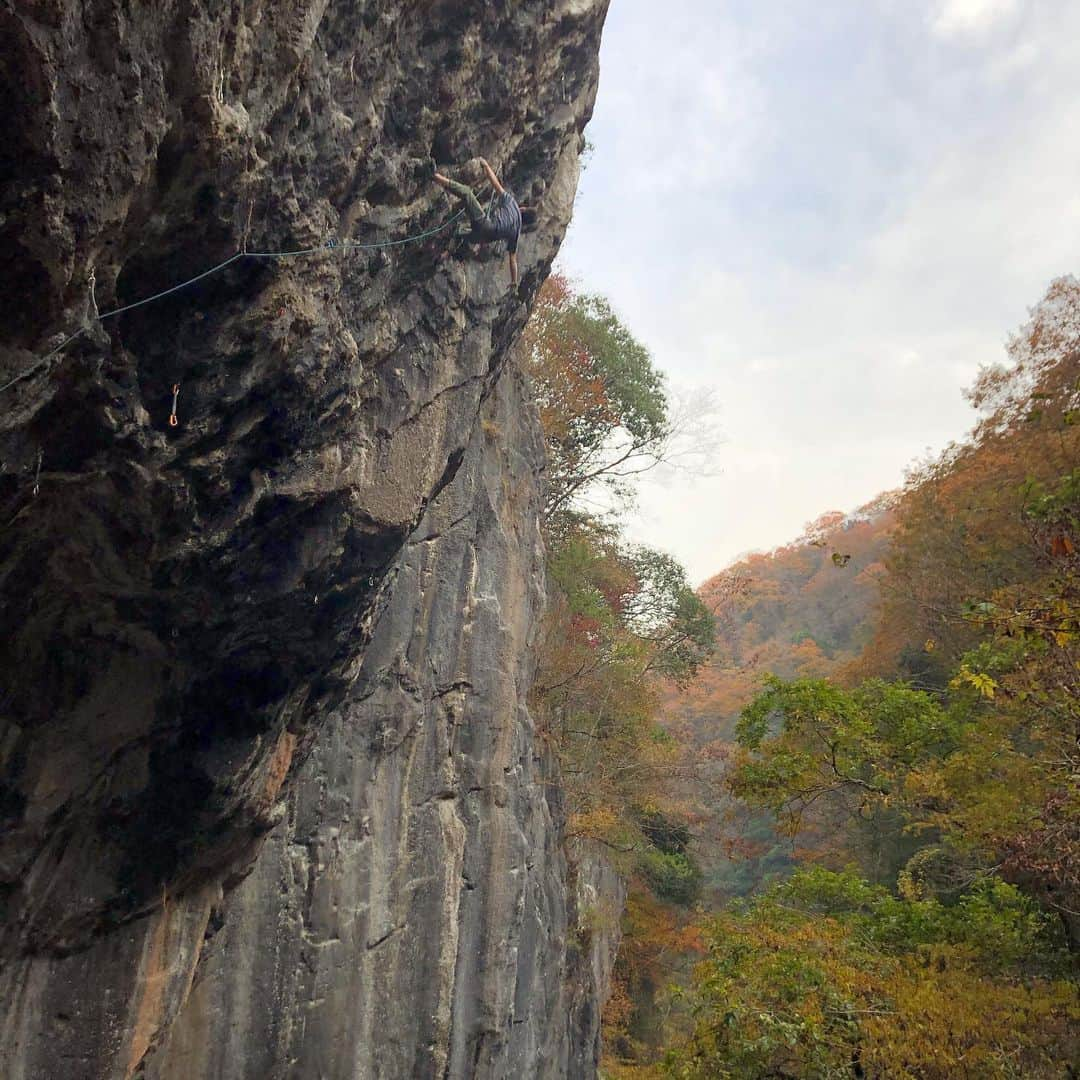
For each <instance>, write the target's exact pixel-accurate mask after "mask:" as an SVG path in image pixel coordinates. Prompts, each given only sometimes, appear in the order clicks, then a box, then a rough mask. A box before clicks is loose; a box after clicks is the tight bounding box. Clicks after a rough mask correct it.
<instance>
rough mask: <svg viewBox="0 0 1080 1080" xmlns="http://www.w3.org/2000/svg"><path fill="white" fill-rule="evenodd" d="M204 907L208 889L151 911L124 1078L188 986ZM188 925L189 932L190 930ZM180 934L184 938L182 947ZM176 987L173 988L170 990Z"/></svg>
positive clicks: (205, 919)
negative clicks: (153, 921) (197, 896)
mask: <svg viewBox="0 0 1080 1080" xmlns="http://www.w3.org/2000/svg"><path fill="white" fill-rule="evenodd" d="M294 742H295V740H294ZM200 908H201V910H199V909H200ZM210 909H211V904H210V893H208V892H207V893H204V894H203V896H202V898H201V899H199V898H195V899H194V904H193V903H192V901H191V900H190V899H189V900H187V901H180V902H179V903H174V904H170V902H169V899H168V897H167V896H166V897H164V898H163V901H162V906H161V911H160V912H158V913H157V914H156V915H154V916H151V917H152V918H153V919H155V920H156V925H155V926H154V929H153V931H152V932H151V933H150V934H149V935H147V939H146V946H145V948H144V949H143V955H142V960H141V963H140V966H139V975H138V981H137V984H136V989H135V997H134V1000H133V1002H132V1011H131V1013H130V1014H129V1015H131V1016H132V1017H133V1021H132V1023H131V1038H130V1041H129V1043H128V1054H127V1065H126V1067H125V1070H124V1077H125V1080H131V1077H132V1076H134V1074H135V1072H136V1070H137V1069H138V1068H139V1065H140V1064H141V1063H142V1060H143V1058H144V1057H145V1056H146V1052H147V1051H148V1050H149V1049H150V1047H151V1046H152V1045H153V1044H154V1042H155V1041H156V1040H157V1038H158V1036H159V1034H160V1033H161V1031H162V1028H163V1027H164V1026H165V1025H167V1024H168V1023H169V1022H170V1021H171V1020H172V1017H173V1016H174V1015H175V1012H176V1010H177V1009H178V1008H179V1006H180V1005H181V1004H182V1003H183V1002H184V1001H185V1000H186V999H187V996H188V994H189V993H190V992H191V983H192V980H193V978H194V974H195V966H196V963H197V961H198V955H199V952H200V950H201V948H202V942H203V936H204V934H205V932H206V925H207V922H208V921H209V918H210ZM185 915H186V916H187V918H185ZM193 916H194V919H193V918H192V917H193ZM193 921H194V922H195V925H194V927H193V926H192V923H193ZM192 929H194V933H191V930H192ZM185 938H187V939H188V940H187V947H186V948H185V942H184V939H185ZM192 949H193V950H194V955H193V956H191V958H190V961H188V959H187V956H184V954H185V953H187V954H189V955H190V954H191V952H192ZM174 980H176V981H177V982H178V983H179V984H180V985H179V987H178V986H177V985H176V984H174ZM178 988H179V990H180V992H179V994H177V993H176V990H177V989H178ZM173 999H176V1000H173ZM170 1002H171V1003H172V1004H171V1007H170Z"/></svg>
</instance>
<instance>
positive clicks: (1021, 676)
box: [607, 278, 1080, 1080]
mask: <svg viewBox="0 0 1080 1080" xmlns="http://www.w3.org/2000/svg"><path fill="white" fill-rule="evenodd" d="M1008 360H1009V363H1008V365H1002V366H996V367H991V368H985V369H984V370H983V371H982V372H981V374H980V376H979V378H978V379H977V381H976V383H975V385H974V386H973V388H972V390H971V391H970V395H969V397H970V400H971V403H972V405H973V406H974V407H975V409H976V410H977V411H978V416H979V419H978V422H977V424H976V426H975V428H974V430H973V431H972V433H971V435H970V436H969V437H968V438H967V439H965V440H964V441H962V442H960V443H957V444H954V445H952V446H950V447H948V448H947V449H946V451H945V452H944V453H942V454H941V455H940V456H939V457H937V458H935V459H933V460H929V461H926V462H923V463H921V464H919V465H918V466H917V467H916V468H914V469H912V471H911V472H910V474H909V476H908V478H907V481H906V483H905V485H904V487H903V489H902V490H901V491H900V492H898V493H896V494H895V495H893V496H890V497H888V498H887V499H883V500H882V501H881V502H879V503H878V504H876V505H875V506H874V507H872V508H867V510H866V511H865V512H864V513H862V514H857V515H853V516H852V519H851V520H850V521H847V522H845V521H844V520H843V519H841V518H840V517H839V516H838V515H827V516H826V517H825V518H823V519H822V520H821V521H819V522H818V523H816V524H815V526H814V527H812V528H811V529H810V530H809V532H808V535H807V536H806V537H805V538H803V540H801V541H800V542H798V543H796V544H794V545H791V546H790V547H788V548H784V549H780V550H779V551H776V552H773V553H770V554H769V555H764V556H753V557H751V558H750V559H747V560H745V561H744V562H743V563H742V564H740V565H739V566H737V567H734V568H732V569H731V570H730V571H727V572H725V573H724V574H722V575H720V576H718V577H717V578H714V579H713V580H712V581H710V582H709V583H708V584H707V585H706V586H705V587H704V588H703V589H702V590H701V595H702V598H703V599H704V600H705V601H706V603H707V604H709V605H710V606H711V607H713V608H715V610H716V612H717V616H718V641H719V649H718V653H717V655H716V657H715V658H714V660H713V661H712V662H711V663H710V664H709V665H708V666H707V667H705V668H704V669H703V671H702V673H701V674H700V676H699V678H698V679H697V680H696V681H694V682H693V683H692V684H691V686H690V687H689V689H688V691H687V692H686V694H685V695H683V696H681V697H678V696H675V695H672V696H671V697H670V698H669V699H668V702H667V706H668V707H667V715H668V723H667V728H668V730H669V732H671V733H672V734H673V735H674V736H675V737H676V739H677V740H678V741H679V742H680V743H682V744H685V745H688V746H690V747H692V753H693V754H694V756H695V759H696V764H697V770H696V771H695V773H694V775H693V776H692V777H691V778H689V779H688V782H687V787H686V789H685V790H686V791H687V792H689V791H690V790H691V789H692V788H693V786H694V783H696V785H697V787H696V791H697V795H696V796H695V798H696V800H697V801H696V802H695V799H694V798H691V799H689V800H688V807H687V810H688V824H689V828H690V829H691V830H693V831H695V832H696V834H697V840H696V843H691V844H690V845H689V851H690V852H691V854H692V855H694V854H696V855H698V857H699V858H700V859H701V861H702V862H703V863H704V864H705V866H706V874H705V878H706V881H707V882H708V883H710V884H712V885H713V886H714V888H713V889H712V890H708V889H707V890H705V891H704V892H703V893H702V894H701V902H700V903H699V904H698V905H697V907H696V908H693V907H687V906H685V905H684V907H683V908H682V909H678V908H677V907H675V906H674V905H672V904H671V903H668V904H666V905H664V906H663V907H662V908H659V909H655V910H653V911H652V912H651V914H650V919H649V921H648V922H647V923H646V924H645V925H644V926H641V925H638V924H635V923H634V922H632V921H628V924H627V927H626V932H627V934H628V935H629V937H630V939H631V940H630V941H629V942H628V943H627V944H625V945H624V949H623V954H622V957H621V958H620V963H619V966H618V968H617V977H618V978H620V979H622V980H623V982H624V984H625V985H626V987H628V990H629V994H630V998H631V1007H630V1010H629V1011H630V1013H631V1014H632V1016H633V1015H634V1014H635V1010H636V1016H637V1029H636V1033H637V1035H638V1038H637V1041H634V1040H632V1039H629V1038H627V1037H626V1033H625V1027H626V1025H625V1024H624V1030H615V1029H614V1025H615V1020H614V1018H612V1017H610V1016H609V1021H608V1032H609V1055H608V1059H607V1062H608V1064H607V1069H608V1072H609V1074H610V1075H611V1076H613V1077H629V1076H633V1077H649V1076H661V1075H663V1076H676V1077H682V1078H701V1080H704V1078H706V1077H707V1078H715V1077H739V1078H746V1080H751V1078H757V1077H763V1076H772V1077H791V1078H797V1077H822V1076H835V1077H847V1076H851V1077H878V1078H890V1080H891V1078H894V1077H900V1078H916V1077H917V1078H920V1080H922V1078H940V1080H951V1078H953V1077H970V1078H973V1080H974V1078H977V1077H978V1078H982V1077H1062V1078H1064V1077H1074V1076H1076V1075H1077V1074H1076V1067H1077V1062H1078V1061H1080V1043H1078V1040H1077V1031H1080V995H1078V991H1077V952H1078V942H1080V562H1078V560H1080V551H1078V548H1080V460H1078V452H1080V283H1078V282H1077V281H1076V280H1075V279H1073V278H1063V279H1059V280H1058V281H1056V282H1054V283H1053V284H1052V285H1051V287H1050V289H1049V291H1048V293H1047V295H1046V297H1045V298H1044V299H1043V301H1042V302H1041V303H1040V304H1039V305H1038V306H1037V307H1036V308H1035V309H1034V310H1033V311H1032V318H1031V321H1030V322H1029V323H1028V324H1027V325H1025V326H1024V327H1023V328H1022V329H1021V330H1020V331H1019V332H1018V333H1017V334H1016V335H1015V336H1014V337H1013V338H1012V339H1011V340H1010V343H1009V348H1008ZM702 807H705V809H704V810H703V809H702ZM709 807H711V808H712V809H711V811H710V809H709ZM718 808H722V809H718ZM770 842H771V843H772V844H773V847H772V848H768V844H769V843H770ZM725 865H726V866H727V867H728V869H727V870H726V871H725V870H723V869H722V867H723V866H725ZM737 868H741V869H737ZM739 893H749V896H748V897H747V898H746V899H744V900H733V899H732V897H733V896H735V895H736V894H739ZM631 915H633V909H632V908H631ZM665 920H666V922H667V929H666V933H667V939H666V943H665V946H664V948H663V949H661V950H654V951H653V954H652V960H653V964H652V968H651V970H650V972H649V978H650V980H651V982H650V983H649V984H648V985H645V982H644V981H643V980H642V979H640V978H639V977H637V976H636V973H635V970H634V969H633V967H632V966H630V967H628V964H629V963H630V960H628V959H627V958H633V957H634V955H635V948H634V939H635V936H636V937H637V938H638V939H639V940H641V941H649V940H655V939H656V938H657V936H658V930H657V927H659V926H661V924H664V922H665ZM640 922H641V920H640V919H639V924H640ZM650 934H651V935H652V938H651V939H650ZM637 951H638V952H640V951H641V949H640V946H639V948H638V950H637ZM658 957H660V958H659V959H658ZM673 983H674V984H678V987H679V989H677V990H675V991H674V992H673V991H672V990H671V989H670V986H671V984H673ZM646 1020H648V1021H649V1022H648V1023H646ZM629 1026H630V1028H631V1029H633V1023H631V1024H630V1025H629Z"/></svg>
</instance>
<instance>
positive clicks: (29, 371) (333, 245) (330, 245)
mask: <svg viewBox="0 0 1080 1080" xmlns="http://www.w3.org/2000/svg"><path fill="white" fill-rule="evenodd" d="M464 213H465V210H464V208H463V209H461V210H459V211H458V212H457V213H456V214H454V216H453V217H450V218H447V219H446V221H444V222H443V223H442V224H441V225H436V226H435V228H433V229H427V230H426V231H425V232H422V233H417V234H416V236H406V237H403V238H402V239H400V240H383V241H380V242H378V243H373V244H361V243H359V242H357V241H355V240H345V241H343V242H342V243H341V244H340V245H339V244H338V242H337V240H336V239H335V238H334V237H331V238H330V239H329V240H327V241H326V242H325V243H323V244H318V245H316V246H315V247H306V248H296V249H295V250H293V251H246V250H244V249H243V248H242V249H241V250H240V251H238V252H236V253H235V254H234V255H230V256H229V257H228V258H227V259H225V260H224V261H223V262H219V263H218V264H217V265H216V266H211V267H210V269H209V270H204V271H203V272H202V273H201V274H196V275H195V276H194V277H193V278H188V279H187V281H181V282H180V284H179V285H173V286H171V287H170V288H168V289H162V290H161V292H157V293H154V295H153V296H147V297H145V298H144V299H142V300H136V301H134V302H133V303H131V304H125V305H124V306H123V307H118V308H114V309H113V310H112V311H106V312H105V313H104V314H102V315H96V316H95V317H94V318H93V319H91V320H90V321H89V322H88V323H87V325H85V326H82V327H80V328H79V329H78V330H76V331H75V333H74V334H72V335H70V336H69V337H66V338H64V340H63V341H61V342H60V344H59V345H57V346H56V348H55V349H53V350H52V351H51V352H48V353H46V354H45V355H44V356H42V357H41V358H40V359H38V360H35V361H34V363H32V364H31V365H30V366H29V367H28V368H26V369H25V370H24V371H21V372H20V373H19V374H18V375H16V376H14V377H13V378H11V379H9V380H8V381H7V382H6V383H4V384H3V386H0V394H2V393H3V392H4V391H5V390H8V389H10V388H11V387H12V386H14V385H15V384H16V383H18V382H22V381H23V379H28V378H30V376H31V375H33V374H34V373H35V372H36V371H37V370H38V369H39V368H41V367H44V365H46V364H47V363H48V362H49V361H50V360H51V359H52V358H53V357H54V356H56V355H57V354H58V353H60V352H63V350H64V349H66V348H67V347H68V345H70V344H71V343H72V342H73V341H74V340H75V339H76V338H78V337H81V336H82V335H83V334H85V333H86V331H87V330H88V329H89V328H90V325H91V324H92V323H94V322H104V321H105V320H106V319H112V318H114V317H115V316H117V315H123V314H124V312H126V311H133V310H134V309H135V308H139V307H143V306H145V305H146V304H152V303H154V301H155V300H161V299H162V298H163V297H166V296H171V295H172V294H173V293H176V292H179V291H180V290H181V289H186V288H187V287H188V286H189V285H194V284H195V283H196V282H197V281H202V280H203V278H208V277H210V275H211V274H216V273H218V272H219V271H221V270H224V269H225V267H226V266H231V265H232V264H233V263H234V262H236V261H237V260H238V259H288V258H292V257H293V256H297V255H314V254H316V253H317V252H319V251H334V250H336V249H337V248H339V247H340V248H341V249H342V250H343V251H374V250H375V249H377V248H390V247H400V246H401V245H402V244H414V243H416V242H417V241H419V240H426V239H427V238H428V237H429V236H434V235H435V234H436V233H440V232H442V231H443V229H446V228H449V226H451V225H453V224H454V222H455V221H457V219H458V218H459V217H461V215H462V214H464ZM91 289H93V279H92V277H91ZM95 310H96V307H95ZM175 404H176V399H175V395H174V398H173V406H174V408H173V416H174V417H175V415H176V409H175ZM170 423H171V421H170ZM174 426H175V425H174Z"/></svg>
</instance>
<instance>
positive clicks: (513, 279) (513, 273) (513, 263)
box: [510, 251, 518, 285]
mask: <svg viewBox="0 0 1080 1080" xmlns="http://www.w3.org/2000/svg"><path fill="white" fill-rule="evenodd" d="M517 283H518V272H517V255H515V254H514V252H512V251H511V252H510V284H511V285H516V284H517Z"/></svg>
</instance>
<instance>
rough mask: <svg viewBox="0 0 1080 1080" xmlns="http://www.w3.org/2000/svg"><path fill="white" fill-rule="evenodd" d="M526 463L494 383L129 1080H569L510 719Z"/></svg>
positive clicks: (521, 730)
mask: <svg viewBox="0 0 1080 1080" xmlns="http://www.w3.org/2000/svg"><path fill="white" fill-rule="evenodd" d="M523 421H525V422H523ZM507 445H509V446H513V447H514V448H515V449H514V452H513V453H512V454H511V455H509V457H507V455H506V453H505V449H504V448H505V447H506V446H507ZM540 453H541V451H540V447H539V445H538V444H537V442H536V436H535V427H534V425H533V424H532V418H531V415H529V414H528V412H527V411H525V410H523V407H522V402H521V399H520V387H519V384H518V380H517V378H516V377H513V378H512V377H510V376H505V377H504V378H503V380H502V381H501V382H500V384H499V388H498V391H497V393H496V394H495V395H494V396H493V398H492V399H491V400H490V401H489V402H488V405H487V407H486V409H485V413H484V417H483V424H482V427H481V429H480V430H479V431H478V432H477V434H476V435H475V436H474V440H473V443H472V445H471V446H470V447H469V450H468V451H467V453H466V457H465V460H464V462H463V464H462V467H461V469H460V470H459V471H458V473H457V476H456V478H455V480H454V482H453V483H452V484H451V485H450V486H449V487H448V488H447V489H446V490H445V491H444V492H443V493H442V494H441V495H440V496H439V498H438V499H437V500H436V501H435V502H434V503H433V505H432V507H431V508H430V509H429V511H428V514H427V515H426V516H425V518H424V520H423V521H422V522H421V525H420V528H419V529H418V530H417V534H416V536H415V537H414V538H413V539H411V540H410V541H409V543H408V545H407V550H406V552H405V553H404V554H403V556H402V558H401V560H400V564H399V568H398V570H397V572H396V576H395V580H394V584H393V588H392V590H391V600H390V604H389V606H388V607H387V609H386V611H385V612H384V613H383V615H382V617H381V619H380V620H379V623H378V625H377V627H376V629H375V633H374V636H373V638H372V642H371V645H370V646H369V648H368V650H367V653H366V655H365V658H364V665H363V670H362V673H361V676H360V678H359V680H358V681H357V682H356V684H355V686H354V687H353V688H352V690H351V692H350V694H349V699H348V701H347V702H346V703H345V704H344V705H343V706H342V707H341V708H340V709H338V710H336V711H335V713H334V714H333V715H332V716H331V717H330V719H329V723H328V726H327V728H326V729H325V730H324V731H323V732H322V734H321V736H320V738H319V740H318V742H317V744H316V748H315V750H314V752H313V754H312V755H311V757H310V758H309V759H308V761H307V764H306V765H305V767H304V769H303V770H302V771H301V773H300V775H299V777H298V779H297V782H296V784H295V786H294V787H293V789H292V792H291V794H290V797H289V801H288V814H287V819H286V821H284V822H283V823H282V825H281V826H280V827H279V828H278V829H277V830H275V832H274V833H273V834H272V835H271V837H270V839H269V841H268V842H267V844H266V845H265V847H264V848H263V850H262V853H261V854H260V856H259V859H258V862H257V864H256V867H255V870H254V872H253V873H252V874H251V876H250V877H249V878H247V880H246V881H244V883H243V884H242V885H241V886H240V887H239V888H238V889H237V890H236V892H235V894H234V895H232V896H230V897H229V898H228V899H227V901H226V905H225V917H224V928H223V929H222V930H221V931H220V932H219V933H218V934H216V935H214V936H213V937H212V938H211V940H210V942H209V944H208V946H207V950H206V955H205V958H204V960H203V962H202V964H201V965H200V969H199V972H198V974H197V976H196V985H195V988H194V990H193V992H192V994H191V997H190V999H189V1001H188V1003H187V1005H186V1006H185V1007H184V1010H183V1011H182V1012H181V1014H180V1016H179V1018H178V1020H177V1021H176V1023H175V1024H174V1026H173V1029H172V1032H171V1034H170V1036H169V1038H168V1041H167V1043H166V1044H165V1045H164V1046H163V1047H162V1049H161V1051H160V1052H159V1053H157V1054H155V1055H152V1056H151V1058H150V1064H149V1068H148V1071H147V1075H148V1077H152V1078H153V1080H186V1078H189V1077H190V1078H195V1077H200V1078H201V1077H207V1078H209V1077H214V1078H224V1077H236V1078H241V1077H243V1078H251V1080H256V1078H264V1077H265V1078H271V1077H288V1076H305V1077H306V1076H310V1077H317V1076H324V1077H357V1078H365V1080H366V1078H375V1077H413V1076H415V1077H444V1076H450V1077H491V1078H497V1077H510V1076H521V1077H533V1076H537V1077H563V1076H573V1077H584V1076H588V1075H590V1073H591V1071H592V1069H593V1067H594V1054H595V1049H596V1035H597V1031H596V1017H597V1010H596V1008H595V1006H594V1007H593V1008H592V1009H591V1010H590V1009H589V1007H588V1005H587V1004H584V1005H583V1002H587V1001H589V1000H593V1001H595V999H596V997H597V991H598V986H597V984H596V981H595V976H594V974H593V972H592V969H591V967H590V966H589V964H588V962H587V961H586V962H584V963H580V964H579V963H578V958H577V950H578V949H580V948H581V940H582V939H581V933H580V932H579V927H578V923H577V911H576V908H577V897H576V896H575V894H574V893H573V892H572V891H571V890H568V887H567V881H568V874H567V865H566V860H565V857H564V854H563V852H562V851H561V849H560V846H559V840H558V834H559V829H558V824H559V814H560V811H559V807H558V799H557V796H558V788H557V785H558V772H557V769H556V768H555V767H554V765H553V763H552V761H551V759H550V757H549V756H548V754H547V751H546V749H545V747H544V745H543V743H542V742H541V741H539V740H538V739H537V737H536V734H535V732H534V730H533V727H532V722H531V720H530V717H529V715H528V712H527V710H526V709H525V707H524V704H523V691H524V690H525V689H526V688H527V687H528V686H529V684H530V681H531V677H532V653H531V649H532V645H533V638H534V632H535V629H536V619H537V615H538V611H539V605H540V603H541V585H542V574H543V561H542V552H541V550H540V542H539V535H538V532H537V527H536V520H537V490H536V482H535V473H536V469H537V467H538V465H539V463H540V460H541V458H540ZM571 976H572V977H571ZM578 998H580V999H581V1001H578V1000H577V999H578ZM572 1064H573V1065H574V1066H575V1067H573V1068H571V1065H572Z"/></svg>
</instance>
